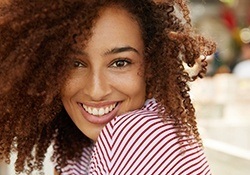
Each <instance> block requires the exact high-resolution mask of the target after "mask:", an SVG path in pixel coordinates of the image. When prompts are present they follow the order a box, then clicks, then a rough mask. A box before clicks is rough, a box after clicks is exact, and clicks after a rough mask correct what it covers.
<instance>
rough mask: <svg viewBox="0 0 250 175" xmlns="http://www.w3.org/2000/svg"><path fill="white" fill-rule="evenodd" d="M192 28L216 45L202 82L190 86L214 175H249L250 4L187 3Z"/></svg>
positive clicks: (232, 0)
mask: <svg viewBox="0 0 250 175" xmlns="http://www.w3.org/2000/svg"><path fill="white" fill-rule="evenodd" d="M190 2H191V4H190V8H191V15H192V18H193V25H194V26H195V27H196V29H197V30H198V31H199V32H200V33H202V34H204V35H206V36H208V37H210V38H211V39H212V40H214V41H215V42H216V43H217V52H216V53H215V54H214V55H213V56H211V57H209V58H208V63H209V66H208V72H207V75H206V77H205V78H203V79H200V80H198V81H197V82H194V83H192V84H190V86H191V97H192V99H193V103H194V105H195V107H196V114H197V119H198V126H199V131H200V133H201V136H202V138H203V142H204V147H205V152H206V155H207V157H208V161H209V163H210V165H211V169H212V172H213V174H214V175H224V174H225V175H236V174H237V175H249V174H250V1H249V0H191V1H190Z"/></svg>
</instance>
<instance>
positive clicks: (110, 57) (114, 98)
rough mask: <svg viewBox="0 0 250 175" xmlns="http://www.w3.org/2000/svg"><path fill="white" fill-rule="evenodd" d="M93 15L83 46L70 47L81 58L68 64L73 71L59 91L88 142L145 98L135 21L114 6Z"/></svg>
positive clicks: (139, 43) (140, 47)
mask: <svg viewBox="0 0 250 175" xmlns="http://www.w3.org/2000/svg"><path fill="white" fill-rule="evenodd" d="M99 16H100V17H99V18H98V19H97V20H96V23H95V25H94V27H93V29H92V36H91V38H90V39H89V40H88V42H87V43H86V45H85V47H84V48H82V43H81V42H79V43H77V44H76V46H75V47H77V50H82V51H81V52H82V53H83V54H82V55H79V54H78V55H77V58H76V61H74V60H73V61H74V62H75V64H74V65H75V67H74V68H73V69H72V70H71V71H70V75H69V78H68V79H67V80H66V82H65V87H63V90H62V102H63V105H64V107H65V109H66V111H67V113H68V114H69V116H70V117H71V119H72V120H73V121H74V123H75V124H76V125H77V127H78V128H79V129H80V130H81V131H82V132H83V133H84V134H85V135H86V136H87V137H89V138H90V139H92V140H96V139H97V137H98V135H99V133H100V131H101V130H102V128H103V127H104V126H105V125H106V124H107V123H108V122H109V121H110V120H111V119H113V118H114V117H115V116H117V115H121V114H123V113H125V112H128V111H132V110H135V109H139V108H141V107H142V106H143V104H144V102H145V97H146V85H145V79H144V76H143V72H142V73H139V72H140V71H143V69H144V68H143V65H144V46H143V40H142V34H141V31H140V28H139V25H138V23H137V21H136V20H133V19H132V18H131V17H130V14H129V13H128V12H127V11H125V10H124V9H122V8H119V7H115V6H114V7H107V8H104V9H102V10H101V11H100V13H99ZM111 26H115V27H111ZM76 63H77V64H76ZM124 80H126V81H124ZM104 113H105V115H104Z"/></svg>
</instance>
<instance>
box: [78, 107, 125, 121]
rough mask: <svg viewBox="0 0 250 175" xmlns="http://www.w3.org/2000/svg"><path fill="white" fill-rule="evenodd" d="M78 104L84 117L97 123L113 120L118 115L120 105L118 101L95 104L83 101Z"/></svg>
mask: <svg viewBox="0 0 250 175" xmlns="http://www.w3.org/2000/svg"><path fill="white" fill-rule="evenodd" d="M78 104H79V107H80V110H81V112H82V115H83V117H84V118H85V119H86V120H87V121H89V122H90V123H93V124H97V125H100V124H106V123H108V122H109V121H110V120H112V119H113V118H114V117H115V116H116V115H117V112H118V111H119V106H120V105H119V104H120V103H118V102H116V103H114V102H112V103H110V104H109V105H103V104H102V105H100V104H93V105H91V106H89V105H86V104H83V103H78ZM97 106H98V107H97Z"/></svg>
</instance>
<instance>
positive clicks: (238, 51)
mask: <svg viewBox="0 0 250 175" xmlns="http://www.w3.org/2000/svg"><path fill="white" fill-rule="evenodd" d="M7 1H8V0H0V3H1V2H7ZM189 1H190V8H191V17H192V19H193V25H194V26H195V27H196V29H197V31H198V32H200V33H202V34H203V35H206V36H207V37H209V38H211V39H212V40H214V41H215V42H216V43H217V52H216V53H215V54H214V55H212V56H211V57H208V58H207V60H208V64H209V65H208V72H207V74H206V76H205V78H203V79H200V80H198V81H196V82H194V83H192V84H190V86H191V97H192V100H193V103H194V105H195V108H196V113H197V119H198V126H199V130H200V133H201V136H202V138H203V142H204V148H205V152H206V155H207V157H208V161H209V163H210V165H211V169H212V172H213V174H214V175H249V174H250V0H189ZM190 71H191V70H190ZM49 152H51V150H49ZM0 164H1V163H0ZM51 170H52V165H51V163H50V162H49V159H48V156H47V158H46V165H45V171H46V173H45V175H51V174H52V171H51ZM12 174H15V173H14V171H13V162H12V166H10V167H9V168H7V167H6V166H5V165H3V163H2V166H0V175H12Z"/></svg>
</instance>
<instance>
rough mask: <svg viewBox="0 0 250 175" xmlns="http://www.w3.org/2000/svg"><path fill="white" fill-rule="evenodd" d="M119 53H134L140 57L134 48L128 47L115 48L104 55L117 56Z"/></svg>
mask: <svg viewBox="0 0 250 175" xmlns="http://www.w3.org/2000/svg"><path fill="white" fill-rule="evenodd" d="M121 52H135V53H137V54H139V55H140V53H139V51H138V50H136V49H135V48H133V47H130V46H124V47H115V48H113V49H111V50H108V51H106V52H105V53H104V55H110V54H117V53H121Z"/></svg>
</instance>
